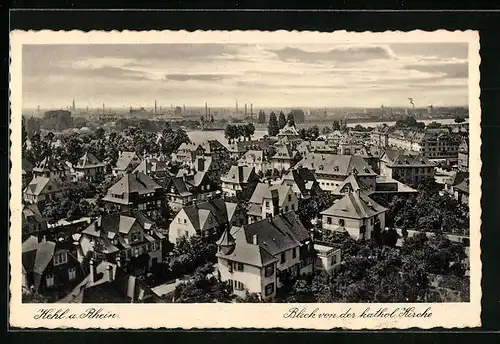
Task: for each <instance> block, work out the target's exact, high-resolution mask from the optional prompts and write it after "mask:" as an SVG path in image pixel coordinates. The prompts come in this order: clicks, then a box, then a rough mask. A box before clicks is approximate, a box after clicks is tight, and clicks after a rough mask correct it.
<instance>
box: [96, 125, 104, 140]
mask: <svg viewBox="0 0 500 344" xmlns="http://www.w3.org/2000/svg"><path fill="white" fill-rule="evenodd" d="M105 133H106V132H105V131H104V129H103V128H97V129H96V131H95V132H94V135H95V137H96V139H98V140H101V139H103V138H104V134H105Z"/></svg>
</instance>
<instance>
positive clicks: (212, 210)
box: [11, 32, 481, 327]
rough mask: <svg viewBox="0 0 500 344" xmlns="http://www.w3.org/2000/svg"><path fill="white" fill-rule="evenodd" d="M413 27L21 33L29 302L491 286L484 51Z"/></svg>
mask: <svg viewBox="0 0 500 344" xmlns="http://www.w3.org/2000/svg"><path fill="white" fill-rule="evenodd" d="M57 34H59V35H62V34H64V33H57ZM311 34H314V33H311ZM67 35H69V33H67ZM123 35H125V34H123ZM184 35H187V36H189V35H190V34H189V33H184ZM193 35H194V34H193ZM207 35H208V33H207ZM283 35H284V36H286V32H285V33H283ZM318 35H319V33H318ZM348 35H349V34H347V36H348ZM400 35H401V39H400V40H399V41H398V40H395V39H394V35H393V36H391V37H392V38H391V39H390V40H388V39H383V37H384V36H380V35H379V36H376V35H374V37H373V39H367V38H366V37H367V36H363V37H364V38H363V39H358V40H356V37H358V36H356V35H355V34H352V36H348V37H352V39H348V40H332V39H330V40H328V39H325V40H321V39H319V38H318V39H316V40H314V39H288V40H287V39H285V40H277V39H275V40H267V39H262V40H261V41H260V40H259V39H258V37H259V35H258V32H254V36H253V37H254V39H248V40H245V39H239V40H238V39H235V40H234V41H231V40H230V39H227V37H226V39H220V40H217V39H215V38H214V39H212V40H208V41H204V40H202V39H198V40H196V39H186V40H185V41H182V40H172V41H170V42H169V41H168V40H167V41H165V40H163V41H162V39H159V41H158V42H151V40H149V41H145V43H138V41H135V42H134V41H132V40H131V41H130V42H126V41H119V40H116V41H115V42H113V41H111V40H110V39H104V40H103V41H102V42H99V41H93V43H89V42H82V41H78V40H77V41H76V42H74V43H72V42H69V40H67V39H64V40H61V42H58V41H57V38H58V37H59V36H57V35H56V36H55V38H56V39H55V40H45V41H44V40H43V39H38V40H29V42H28V43H26V42H23V43H22V44H20V47H19V49H18V50H16V51H19V52H20V53H21V56H17V58H18V60H17V61H18V62H17V67H18V68H19V70H20V71H21V70H22V77H21V76H19V78H18V79H17V80H18V82H19V86H18V88H17V89H18V91H17V92H18V93H17V94H18V95H19V97H17V98H16V99H19V100H20V101H21V102H20V103H18V104H17V110H18V112H17V113H13V115H12V121H18V122H19V124H18V129H17V130H18V136H19V141H20V143H19V150H18V151H19V153H20V156H19V159H18V160H19V162H18V166H19V167H20V168H19V169H17V170H18V171H20V173H21V176H22V177H21V178H18V183H17V184H15V183H14V182H13V183H12V190H13V193H18V194H19V196H18V198H19V205H18V207H19V211H18V212H17V213H18V215H16V216H17V217H18V218H19V225H18V226H19V227H18V228H16V227H12V228H11V240H14V239H13V238H14V237H15V238H16V239H15V240H16V246H15V247H13V246H12V245H11V251H14V250H17V251H19V252H17V257H18V259H19V263H20V264H19V265H20V266H19V268H18V269H17V270H18V274H19V276H21V274H22V280H21V279H20V277H19V280H20V282H19V283H16V286H15V287H16V288H18V289H19V290H18V291H17V292H18V293H19V295H20V299H21V305H26V304H30V305H32V306H33V307H34V306H36V307H38V308H39V309H41V308H40V307H42V305H40V304H42V303H46V304H51V305H50V307H49V308H50V309H51V310H48V311H46V315H47V316H50V312H58V311H57V309H58V308H61V309H63V310H64V309H66V308H68V307H69V306H68V305H69V304H71V305H75V304H77V305H79V304H80V305H81V307H82V308H81V309H82V310H85V309H89V307H87V306H86V304H93V305H94V307H95V305H96V304H97V305H98V307H96V308H95V309H94V310H93V311H92V310H91V311H90V312H94V313H96V314H97V315H99V314H98V313H100V312H101V313H102V314H104V313H106V312H109V311H108V309H110V308H109V307H110V306H115V305H116V304H134V305H136V304H141V305H137V306H136V307H138V308H134V309H137V310H139V309H141V307H147V304H162V305H161V307H170V306H174V305H175V304H177V306H176V307H180V305H179V304H214V306H215V305H219V306H218V307H223V305H224V304H227V305H228V306H234V305H236V306H237V305H238V304H249V303H252V304H259V303H263V304H270V303H271V304H276V306H277V307H278V306H279V307H281V310H282V311H280V313H279V314H280V315H279V317H280V318H283V317H284V318H286V317H287V313H286V312H287V310H288V316H289V317H292V318H293V317H295V316H299V315H300V314H299V313H304V314H305V315H307V313H309V314H310V313H311V312H312V311H313V312H316V311H317V310H316V311H314V308H315V307H312V306H308V305H309V304H315V305H318V304H325V307H327V304H332V305H340V304H343V305H347V304H348V305H349V306H348V307H344V308H345V309H344V308H343V309H342V311H347V308H349V307H357V306H356V305H358V306H359V307H361V306H362V305H363V304H369V308H368V310H366V308H367V307H361V308H352V310H355V311H353V314H354V313H356V314H355V316H359V315H360V313H361V312H362V311H363V310H364V312H365V313H364V314H365V316H366V317H372V316H373V317H380V318H381V321H383V320H384V319H383V318H384V317H388V318H392V316H391V314H392V315H395V314H399V315H397V317H400V318H401V317H407V318H412V317H418V318H420V317H423V318H425V317H426V316H427V315H429V313H431V312H435V311H434V310H433V309H432V310H431V307H430V306H429V307H427V306H425V307H423V306H419V305H420V304H421V305H427V304H450V305H451V304H453V305H458V306H457V307H460V304H463V305H464V306H466V305H469V304H472V303H471V302H472V301H474V302H475V300H479V299H480V290H477V287H479V288H480V286H479V282H477V281H478V278H480V276H479V274H480V265H477V264H479V263H480V261H479V256H480V251H479V243H478V240H479V231H480V228H479V225H478V223H479V214H480V213H479V212H478V210H477V209H476V210H473V208H474V207H476V208H477V207H479V206H480V205H479V199H480V180H479V179H476V178H479V172H478V171H479V167H477V166H476V165H475V164H478V165H479V164H480V156H479V155H477V153H478V152H479V150H478V148H477V147H478V146H476V145H478V144H479V145H480V143H478V141H480V138H479V134H478V129H477V126H478V124H477V123H478V122H479V121H480V116H481V114H480V112H477V110H478V106H477V107H476V104H477V103H478V100H477V99H475V98H471V94H473V95H474V96H478V95H479V92H477V94H476V93H474V92H476V91H475V90H476V89H478V87H479V85H478V84H477V85H473V86H472V87H473V89H474V91H471V77H472V76H471V75H470V73H471V70H472V71H473V72H474V73H478V70H476V69H478V65H475V66H474V65H473V66H472V68H471V63H476V64H477V63H478V62H477V61H474V62H471V56H470V52H471V45H470V41H471V39H470V38H467V36H464V37H465V39H462V40H460V39H456V38H455V39H449V38H447V37H448V36H446V35H444V36H443V40H442V41H439V40H437V39H436V35H434V36H432V33H429V37H432V39H428V40H426V39H425V37H426V36H425V35H424V34H423V33H422V35H424V36H422V37H424V38H422V39H418V40H415V39H414V37H418V35H413V36H411V37H413V39H406V38H405V36H404V35H405V33H400ZM166 36H168V35H166ZM40 37H42V36H40ZM61 37H63V36H61ZM113 37H114V36H113ZM117 37H118V36H117ZM162 37H164V36H162ZM214 37H215V36H214ZM263 37H265V36H263ZM290 37H301V35H300V33H299V34H295V36H293V35H290ZM304 37H305V36H304ZM318 37H322V36H318ZM450 37H451V36H450ZM468 37H470V36H468ZM472 37H473V38H474V37H475V36H474V35H472ZM377 38H378V40H377ZM478 44H479V43H477V48H478V47H479V45H478ZM474 53H475V54H477V52H474ZM474 58H477V57H476V55H474ZM476 77H477V78H478V76H474V80H476V79H475V78H476ZM16 87H17V86H16ZM471 102H473V103H474V107H472V106H471ZM474 123H476V124H474ZM473 127H474V129H472V128H473ZM471 133H472V134H471ZM471 135H476V136H471ZM472 146H473V147H474V148H471V147H472ZM474 154H476V156H474ZM470 171H474V172H473V173H472V172H470ZM14 172H15V171H14V170H13V172H12V173H14ZM469 193H471V194H472V195H471V198H469ZM469 200H471V201H469ZM11 204H12V203H11ZM479 211H480V209H479ZM17 243H18V244H17ZM11 264H12V263H11ZM476 269H477V270H476ZM473 276H475V280H476V282H471V281H472V280H473ZM471 283H477V284H474V286H475V287H472V286H471ZM12 287H13V284H12V285H11V288H12ZM474 288H476V293H477V294H474ZM279 304H281V305H279ZM283 304H285V305H283ZM286 304H294V305H302V306H304V308H303V307H302V306H300V307H299V306H297V307H296V308H290V307H291V306H287V305H286ZM376 304H384V305H387V304H406V305H412V306H415V305H416V306H415V307H414V308H412V307H408V306H397V307H399V308H393V309H388V308H385V309H384V308H380V307H377V305H376ZM67 306H68V307H67ZM43 307H44V308H45V309H47V306H43ZM155 307H159V306H158V305H156V306H155ZM273 307H274V306H273ZM294 307H295V306H294ZM319 307H320V308H321V307H322V306H319ZM384 307H385V306H384ZM478 307H480V306H478ZM144 309H146V308H144ZM155 309H161V308H155ZM165 309H168V308H165ZM176 309H179V308H176ZM458 309H459V308H457V310H458ZM358 310H359V311H358ZM321 311H325V312H326V311H327V308H324V309H323V308H322V309H321ZM340 311H341V310H337V312H338V313H340ZM479 311H480V310H479ZM134 312H135V311H134ZM391 312H392V313H391ZM447 312H453V311H452V309H451V308H449V309H448V310H447ZM42 313H43V311H42ZM122 313H124V311H121V315H120V316H121V317H123V316H124V315H123V314H122ZM283 313H284V314H283ZM347 313H349V311H347ZM384 313H386V314H387V315H384ZM332 314H333V311H332ZM370 314H371V316H370ZM56 315H57V314H56ZM59 315H60V314H59ZM97 315H96V316H97ZM313 315H314V314H313ZM133 316H134V315H133V314H131V315H129V317H133ZM137 316H139V315H137ZM314 316H316V315H314ZM314 316H312V317H314ZM429 316H431V315H429ZM455 316H456V315H455ZM89 317H90V316H89ZM299 317H300V316H299ZM331 317H332V318H335V316H331ZM353 317H354V315H353ZM361 317H362V316H361ZM42 318H43V316H42ZM61 319H64V316H62V317H61ZM438 322H439V321H438ZM298 325H300V324H298ZM166 326H167V325H166ZM300 327H303V326H300Z"/></svg>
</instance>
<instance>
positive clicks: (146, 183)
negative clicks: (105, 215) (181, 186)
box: [102, 172, 165, 220]
mask: <svg viewBox="0 0 500 344" xmlns="http://www.w3.org/2000/svg"><path fill="white" fill-rule="evenodd" d="M164 198H165V196H164V192H163V188H162V187H161V186H160V185H159V184H158V183H156V182H155V181H154V180H153V179H152V178H151V177H149V176H148V175H146V174H144V173H142V172H135V173H130V174H126V175H124V176H123V177H122V178H121V179H120V180H119V181H118V182H116V184H114V185H113V186H111V187H110V188H109V189H108V191H107V193H106V196H104V197H103V199H102V200H103V201H104V202H105V204H106V206H107V207H108V209H109V210H110V211H116V210H118V211H120V212H124V211H130V210H135V209H136V210H140V211H141V212H144V213H145V214H146V215H147V216H149V217H151V218H152V219H153V220H155V219H157V218H159V217H160V216H161V210H162V209H163V201H164Z"/></svg>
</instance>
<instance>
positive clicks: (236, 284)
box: [234, 281, 245, 290]
mask: <svg viewBox="0 0 500 344" xmlns="http://www.w3.org/2000/svg"><path fill="white" fill-rule="evenodd" d="M234 289H236V290H243V289H245V285H244V284H243V283H241V282H240V281H234Z"/></svg>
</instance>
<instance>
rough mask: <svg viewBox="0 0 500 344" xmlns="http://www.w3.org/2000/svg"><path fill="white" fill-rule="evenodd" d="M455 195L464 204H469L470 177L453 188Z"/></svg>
mask: <svg viewBox="0 0 500 344" xmlns="http://www.w3.org/2000/svg"><path fill="white" fill-rule="evenodd" d="M453 196H454V197H455V199H456V200H457V201H459V202H460V203H462V204H465V205H468V204H469V178H465V179H464V180H463V181H462V182H461V183H460V184H458V185H456V186H455V187H454V188H453Z"/></svg>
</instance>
